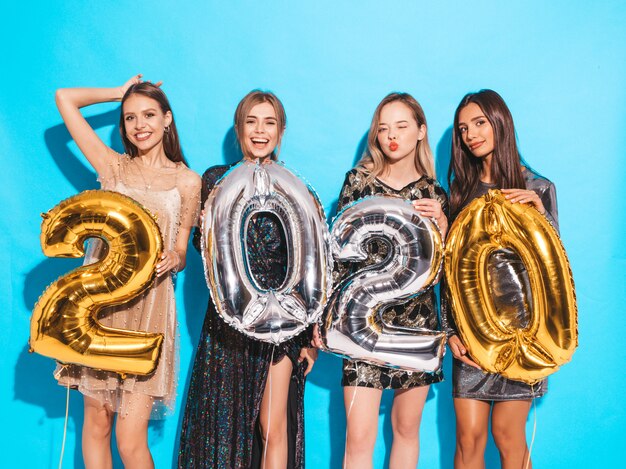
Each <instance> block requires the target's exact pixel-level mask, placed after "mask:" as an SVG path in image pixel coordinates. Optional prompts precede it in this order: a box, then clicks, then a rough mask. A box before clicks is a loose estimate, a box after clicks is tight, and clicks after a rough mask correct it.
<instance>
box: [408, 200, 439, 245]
mask: <svg viewBox="0 0 626 469" xmlns="http://www.w3.org/2000/svg"><path fill="white" fill-rule="evenodd" d="M411 204H412V205H413V207H414V208H415V210H417V212H418V213H419V214H420V215H422V216H423V217H428V218H432V219H434V220H435V221H436V222H437V225H438V226H439V229H440V230H441V234H442V236H443V237H444V238H445V236H446V232H447V231H448V218H447V217H446V214H445V213H443V209H442V208H441V204H440V203H439V201H438V200H436V199H417V200H413V201H412V202H411Z"/></svg>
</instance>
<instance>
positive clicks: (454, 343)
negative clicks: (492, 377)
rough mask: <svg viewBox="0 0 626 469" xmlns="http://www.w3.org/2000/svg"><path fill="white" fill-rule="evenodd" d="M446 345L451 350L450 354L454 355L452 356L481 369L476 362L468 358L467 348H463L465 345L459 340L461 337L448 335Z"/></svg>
mask: <svg viewBox="0 0 626 469" xmlns="http://www.w3.org/2000/svg"><path fill="white" fill-rule="evenodd" d="M448 347H450V351H451V352H452V355H454V358H456V359H457V360H461V361H462V362H463V363H465V364H466V365H469V366H473V367H474V368H478V369H479V370H480V369H481V367H480V366H479V365H478V364H477V363H476V362H474V361H473V360H472V359H471V358H469V356H468V355H467V349H466V348H465V345H463V342H461V339H459V336H457V335H453V336H452V337H450V338H449V339H448Z"/></svg>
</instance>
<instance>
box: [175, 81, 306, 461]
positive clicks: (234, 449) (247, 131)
mask: <svg viewBox="0 0 626 469" xmlns="http://www.w3.org/2000/svg"><path fill="white" fill-rule="evenodd" d="M285 125H286V117H285V110H284V108H283V105H282V103H281V102H280V100H279V99H278V98H277V97H276V96H275V95H274V94H272V93H269V92H264V91H258V90H257V91H252V92H250V93H249V94H248V95H246V96H245V97H244V98H243V99H242V100H241V102H240V103H239V105H238V106H237V110H236V112H235V132H236V134H237V140H238V142H239V146H240V149H241V152H242V153H243V158H244V160H249V161H260V162H264V161H268V160H275V159H276V158H277V155H278V150H279V148H280V142H281V139H282V137H283V132H284V130H285ZM229 168H230V166H213V167H211V168H209V169H207V170H206V172H205V173H204V176H203V178H202V179H203V185H202V201H203V203H204V201H206V199H207V197H208V195H209V193H210V191H211V190H212V189H213V187H215V184H216V182H217V181H218V180H219V179H220V178H221V177H222V176H223V175H224V174H225V173H226V171H228V169H229ZM280 223H281V222H280V220H278V218H277V217H276V216H274V215H272V214H269V213H267V214H262V215H259V216H258V217H256V218H253V219H252V220H251V221H250V223H249V224H248V231H247V233H246V237H247V239H246V241H247V242H246V246H247V247H248V253H247V258H248V259H249V262H250V264H249V265H250V270H251V272H252V274H253V275H254V277H255V278H256V279H257V280H258V281H259V284H260V285H262V286H263V288H268V289H269V288H278V287H279V286H280V285H281V283H282V281H283V280H284V278H285V275H286V272H287V271H286V269H287V243H286V240H285V238H284V236H283V235H282V229H281V228H280ZM199 241H200V233H199V231H198V230H196V233H195V235H194V244H195V245H196V247H197V248H198V249H199V248H200V243H199ZM316 357H317V350H315V349H313V348H308V335H307V333H306V332H303V333H302V334H300V335H299V336H297V337H295V338H292V339H290V340H288V341H286V342H283V343H282V344H280V345H276V346H275V345H273V344H270V343H266V342H260V341H258V340H254V339H251V338H249V337H247V336H245V335H243V334H242V333H240V332H238V331H236V330H235V329H233V328H232V327H231V326H229V325H227V324H226V323H225V322H224V321H223V320H222V319H221V318H220V317H219V316H218V314H217V312H216V310H215V306H214V305H213V303H212V302H209V306H208V309H207V314H206V318H205V321H204V326H203V328H202V335H201V337H200V343H199V344H198V350H197V352H196V358H195V362H194V367H193V372H192V376H191V383H190V385H189V395H188V398H187V406H186V409H185V416H184V420H183V428H182V433H181V440H180V452H179V458H178V466H179V467H180V468H185V469H188V468H224V469H226V468H258V467H261V466H262V467H264V468H266V469H285V468H289V469H292V468H293V469H297V468H301V467H303V466H304V379H305V376H306V374H307V373H308V372H309V371H310V370H311V368H312V367H313V362H314V361H315V358H316ZM270 375H271V378H270V377H269V376H270Z"/></svg>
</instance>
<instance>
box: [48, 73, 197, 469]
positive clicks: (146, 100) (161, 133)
mask: <svg viewBox="0 0 626 469" xmlns="http://www.w3.org/2000/svg"><path fill="white" fill-rule="evenodd" d="M110 101H121V105H122V112H121V116H120V124H119V129H120V133H121V136H122V141H123V143H124V148H125V150H126V153H125V154H124V155H120V154H118V153H117V152H116V151H114V150H113V149H111V148H109V147H108V146H107V145H106V144H105V143H104V142H103V141H102V140H100V138H99V137H98V136H97V134H96V133H95V132H94V130H93V129H92V128H91V126H90V125H89V123H88V122H87V121H86V120H85V118H84V117H83V115H82V114H81V112H80V108H82V107H84V106H88V105H91V104H96V103H102V102H110ZM56 102H57V106H58V108H59V111H60V113H61V116H62V117H63V121H64V122H65V125H66V126H67V129H68V130H69V132H70V134H71V135H72V137H73V138H74V141H75V142H76V144H77V145H78V147H79V148H80V150H81V151H82V152H83V154H84V155H85V157H86V158H87V161H88V162H89V163H90V164H91V165H92V166H93V168H94V169H95V170H96V172H97V174H98V180H99V181H100V184H101V186H102V188H103V189H107V190H112V191H117V192H120V193H122V194H125V195H127V196H129V197H131V198H133V199H135V200H136V201H138V202H139V203H140V204H142V205H143V206H145V207H146V208H148V209H149V210H150V211H151V212H152V213H153V214H157V215H158V216H157V223H158V224H159V228H160V230H161V234H162V236H163V255H162V257H161V260H160V262H159V263H158V264H157V267H156V269H157V278H156V280H155V282H154V284H153V285H152V286H151V287H150V288H149V289H148V290H146V291H145V292H144V293H142V294H141V295H139V296H138V297H136V298H134V299H132V300H131V301H128V302H127V303H124V304H122V305H119V306H115V307H112V308H107V309H106V311H105V312H104V313H103V314H102V315H101V317H100V318H99V321H100V322H101V323H102V324H103V325H104V326H108V327H114V328H121V329H127V330H137V331H146V332H154V333H161V334H163V336H164V340H163V345H162V349H161V355H160V359H159V363H158V366H157V368H156V370H155V371H154V372H153V373H152V374H150V375H148V376H134V375H128V376H126V377H125V378H124V379H121V378H120V376H119V375H118V374H116V373H111V372H106V371H100V370H94V369H91V368H87V367H84V366H77V365H64V366H60V367H58V368H57V372H56V374H55V375H56V377H57V379H58V381H59V384H61V385H63V386H68V385H69V386H71V387H73V388H76V389H78V390H79V391H80V392H81V393H82V394H83V395H84V402H85V420H84V425H83V435H82V442H83V458H84V461H85V466H86V467H87V468H88V469H92V468H110V467H112V455H111V446H110V445H111V432H112V430H113V422H114V419H115V414H117V419H116V421H117V423H116V425H115V430H116V437H117V438H116V440H117V447H118V450H119V453H120V456H121V458H122V462H123V463H124V466H125V467H134V468H152V467H154V462H153V460H152V456H151V454H150V450H149V448H148V421H149V419H151V418H159V417H162V416H163V415H164V414H165V413H167V411H168V410H170V411H173V407H174V403H175V398H176V364H177V344H176V337H177V330H176V329H177V322H176V303H175V298H174V286H173V282H172V278H171V275H169V274H170V273H172V274H173V273H176V272H177V271H180V270H182V269H183V268H184V267H185V258H186V253H187V243H188V240H189V236H190V233H191V228H192V226H193V225H194V224H195V222H196V220H197V216H198V209H199V199H200V185H201V181H200V177H199V176H198V175H197V174H196V173H194V172H193V171H191V170H190V169H189V168H188V167H187V164H186V162H185V159H184V157H183V154H182V150H181V147H180V142H179V138H178V132H177V130H176V124H175V122H174V116H173V114H172V110H171V107H170V104H169V101H168V100H167V97H166V96H165V93H163V91H162V90H161V88H160V87H159V86H156V85H153V84H152V83H149V82H143V81H141V75H137V76H135V77H133V78H131V79H130V80H129V81H128V82H126V83H125V84H124V85H122V86H121V87H117V88H68V89H60V90H58V91H57V93H56ZM104 249H105V247H104V245H103V244H102V242H101V241H99V240H95V242H92V243H91V245H90V247H89V249H88V252H87V256H86V262H87V263H89V262H93V261H94V260H97V259H98V258H99V257H101V255H102V253H103V251H104Z"/></svg>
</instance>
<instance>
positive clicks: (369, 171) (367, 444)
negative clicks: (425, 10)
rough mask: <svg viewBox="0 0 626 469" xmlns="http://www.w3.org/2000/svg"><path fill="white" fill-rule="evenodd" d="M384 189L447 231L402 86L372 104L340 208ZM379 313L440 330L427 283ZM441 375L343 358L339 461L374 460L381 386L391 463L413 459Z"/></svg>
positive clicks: (418, 118)
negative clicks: (363, 144) (387, 402)
mask: <svg viewBox="0 0 626 469" xmlns="http://www.w3.org/2000/svg"><path fill="white" fill-rule="evenodd" d="M383 194H394V195H398V196H400V197H403V198H405V199H407V200H411V201H413V205H414V207H415V209H416V210H417V211H418V212H419V213H420V214H421V215H423V216H427V217H431V218H433V219H435V220H436V221H437V223H438V225H439V227H440V228H441V230H442V232H443V234H444V235H445V232H446V230H447V227H448V221H447V218H446V213H447V209H448V202H447V197H446V194H445V192H444V190H443V189H442V188H441V187H440V186H439V184H438V183H437V181H436V180H435V174H434V164H433V156H432V152H431V150H430V147H429V145H428V135H427V127H426V118H425V116H424V111H423V110H422V107H421V106H420V105H419V103H418V102H417V101H416V100H415V99H414V98H413V97H412V96H411V95H409V94H406V93H392V94H389V95H388V96H386V97H385V98H384V99H383V100H382V101H381V102H380V104H379V105H378V107H377V108H376V111H375V112H374V117H373V119H372V123H371V126H370V130H369V134H368V139H367V150H366V152H365V154H364V156H363V158H362V159H361V161H360V162H359V163H358V165H357V167H356V168H354V169H352V170H350V171H349V172H348V173H347V175H346V179H345V182H344V184H343V188H342V189H341V195H340V196H339V204H338V207H337V210H338V211H339V210H341V209H342V208H343V207H345V206H346V205H348V204H350V203H351V202H353V201H355V200H358V199H360V198H362V197H366V196H369V195H383ZM387 250H388V248H387V246H386V245H385V244H383V243H377V242H375V243H373V244H372V245H371V246H370V256H369V259H368V261H366V262H364V263H362V264H360V265H357V266H354V265H350V266H349V267H348V266H339V269H338V270H339V272H337V274H338V277H340V278H343V277H345V275H347V274H349V273H350V272H354V271H355V270H357V269H361V268H363V267H365V266H366V265H370V264H373V263H377V262H380V261H381V260H383V259H384V258H385V257H386V255H387ZM383 317H384V320H385V322H387V323H391V324H394V325H397V326H403V327H420V328H427V329H438V320H437V312H436V310H435V294H434V292H433V291H432V289H431V290H429V291H427V292H425V293H424V294H423V295H421V296H420V297H418V298H415V299H412V300H410V301H408V302H406V303H404V304H400V305H395V306H393V307H390V308H388V309H387V310H386V311H385V312H384V313H383ZM317 340H318V339H317V338H316V341H317ZM316 345H320V344H319V342H317V343H316ZM442 378H443V377H442V374H441V372H437V373H434V374H432V373H419V372H409V371H403V370H397V369H391V368H386V367H381V366H376V365H372V364H368V363H365V362H360V361H353V360H344V365H343V379H342V384H343V386H344V402H345V406H346V415H347V437H346V450H345V461H344V467H346V468H354V469H357V468H358V469H362V468H368V467H370V468H371V467H372V456H373V452H374V444H375V442H376V434H377V429H378V414H379V408H380V400H381V397H382V392H383V390H385V389H392V390H394V393H395V395H394V402H393V408H392V412H391V422H392V428H393V444H392V447H391V458H390V462H389V467H390V468H392V469H394V468H407V467H415V466H417V460H418V456H419V427H420V421H421V418H422V409H423V407H424V403H425V401H426V396H427V395H428V389H429V386H430V385H431V384H433V383H437V382H439V381H441V379H442Z"/></svg>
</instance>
